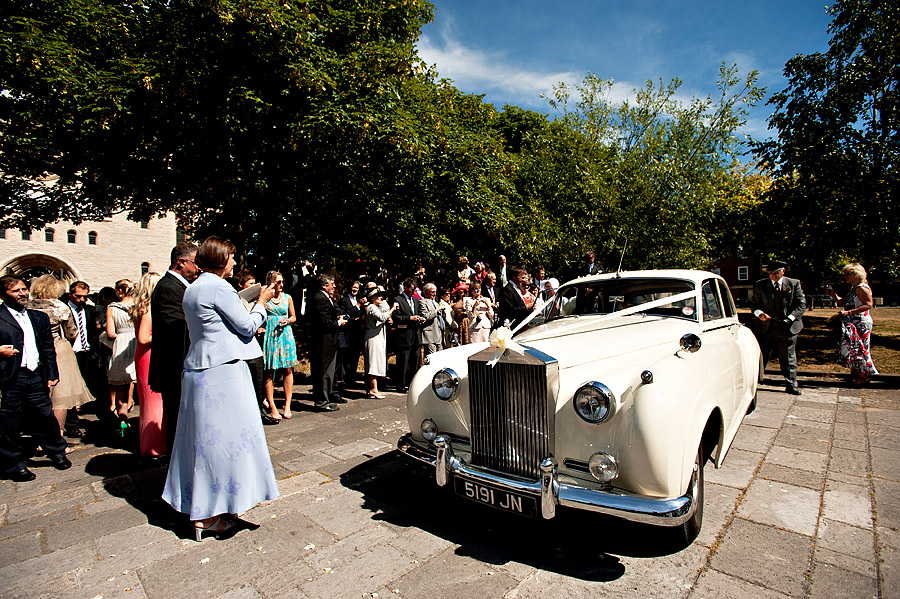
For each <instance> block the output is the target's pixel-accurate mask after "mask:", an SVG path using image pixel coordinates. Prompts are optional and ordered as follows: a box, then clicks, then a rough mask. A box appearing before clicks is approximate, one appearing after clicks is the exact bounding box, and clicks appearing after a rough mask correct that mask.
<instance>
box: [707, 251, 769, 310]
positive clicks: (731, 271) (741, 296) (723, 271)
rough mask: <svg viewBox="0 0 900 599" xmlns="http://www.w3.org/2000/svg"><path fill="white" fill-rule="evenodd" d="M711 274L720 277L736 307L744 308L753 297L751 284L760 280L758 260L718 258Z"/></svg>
mask: <svg viewBox="0 0 900 599" xmlns="http://www.w3.org/2000/svg"><path fill="white" fill-rule="evenodd" d="M714 264H715V268H714V269H713V272H715V273H717V274H718V275H720V276H721V277H722V278H723V279H725V282H726V283H728V287H730V288H731V295H732V296H734V301H735V303H737V305H738V306H746V305H747V304H749V303H750V296H751V295H753V294H752V291H753V283H755V282H756V280H757V279H759V278H760V272H761V271H760V265H759V258H720V259H718V260H716V261H715V263H714Z"/></svg>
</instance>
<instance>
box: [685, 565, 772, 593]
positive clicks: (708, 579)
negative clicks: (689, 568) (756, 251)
mask: <svg viewBox="0 0 900 599" xmlns="http://www.w3.org/2000/svg"><path fill="white" fill-rule="evenodd" d="M691 597H697V598H702V599H711V598H713V597H715V598H716V599H747V598H748V597H753V598H754V599H786V598H787V597H788V595H783V594H782V593H779V592H778V591H773V590H772V589H767V588H765V587H762V586H759V585H756V584H753V583H751V582H747V581H746V580H742V579H740V578H737V577H735V576H729V575H728V574H723V573H722V572H718V571H716V570H707V571H705V572H704V573H703V574H701V575H700V578H699V579H698V580H697V584H696V585H695V586H694V591H693V592H692V593H691Z"/></svg>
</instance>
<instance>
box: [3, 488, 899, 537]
mask: <svg viewBox="0 0 900 599" xmlns="http://www.w3.org/2000/svg"><path fill="white" fill-rule="evenodd" d="M872 487H873V488H874V491H875V505H876V507H877V509H878V525H879V526H886V527H888V528H893V529H894V530H900V483H898V482H896V481H891V480H881V479H877V478H876V479H874V480H873V481H872ZM2 530H3V529H2V528H0V532H2Z"/></svg>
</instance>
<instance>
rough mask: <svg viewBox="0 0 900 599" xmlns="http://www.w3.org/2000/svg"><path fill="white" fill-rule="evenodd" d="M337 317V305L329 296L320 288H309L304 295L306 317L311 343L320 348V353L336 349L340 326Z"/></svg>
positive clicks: (324, 353) (323, 353)
mask: <svg viewBox="0 0 900 599" xmlns="http://www.w3.org/2000/svg"><path fill="white" fill-rule="evenodd" d="M337 317H338V313H337V307H336V306H335V304H334V303H333V302H332V301H331V298H329V297H328V296H327V295H326V294H325V292H323V291H322V289H321V288H318V287H314V288H312V289H310V291H309V293H308V294H307V297H306V318H307V320H308V321H309V330H310V337H311V340H312V343H313V345H314V346H315V347H321V348H322V355H327V354H330V353H333V352H336V351H337V348H338V330H339V328H340V325H338V319H337ZM344 326H346V325H344Z"/></svg>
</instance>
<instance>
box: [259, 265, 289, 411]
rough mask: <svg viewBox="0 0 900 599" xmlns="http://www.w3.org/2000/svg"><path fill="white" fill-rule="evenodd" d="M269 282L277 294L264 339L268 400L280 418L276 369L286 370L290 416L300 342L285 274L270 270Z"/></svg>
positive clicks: (286, 405) (268, 309)
mask: <svg viewBox="0 0 900 599" xmlns="http://www.w3.org/2000/svg"><path fill="white" fill-rule="evenodd" d="M266 285H274V289H275V295H274V296H273V297H272V299H270V300H269V301H268V302H266V337H265V340H264V342H263V353H264V354H265V368H266V401H267V402H268V403H269V412H270V414H271V416H272V418H274V419H276V420H280V419H281V415H280V414H279V413H278V410H277V409H276V408H275V380H274V379H275V371H276V370H284V398H285V399H284V417H285V418H290V417H291V416H292V414H291V399H292V398H293V394H294V365H295V364H297V345H296V343H295V342H294V331H293V330H292V329H291V325H292V324H294V323H295V322H296V321H297V316H296V314H295V313H294V300H293V299H291V296H290V295H288V294H287V293H285V292H284V276H283V275H282V274H281V273H280V272H277V271H274V270H270V271H269V272H268V273H267V274H266Z"/></svg>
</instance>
